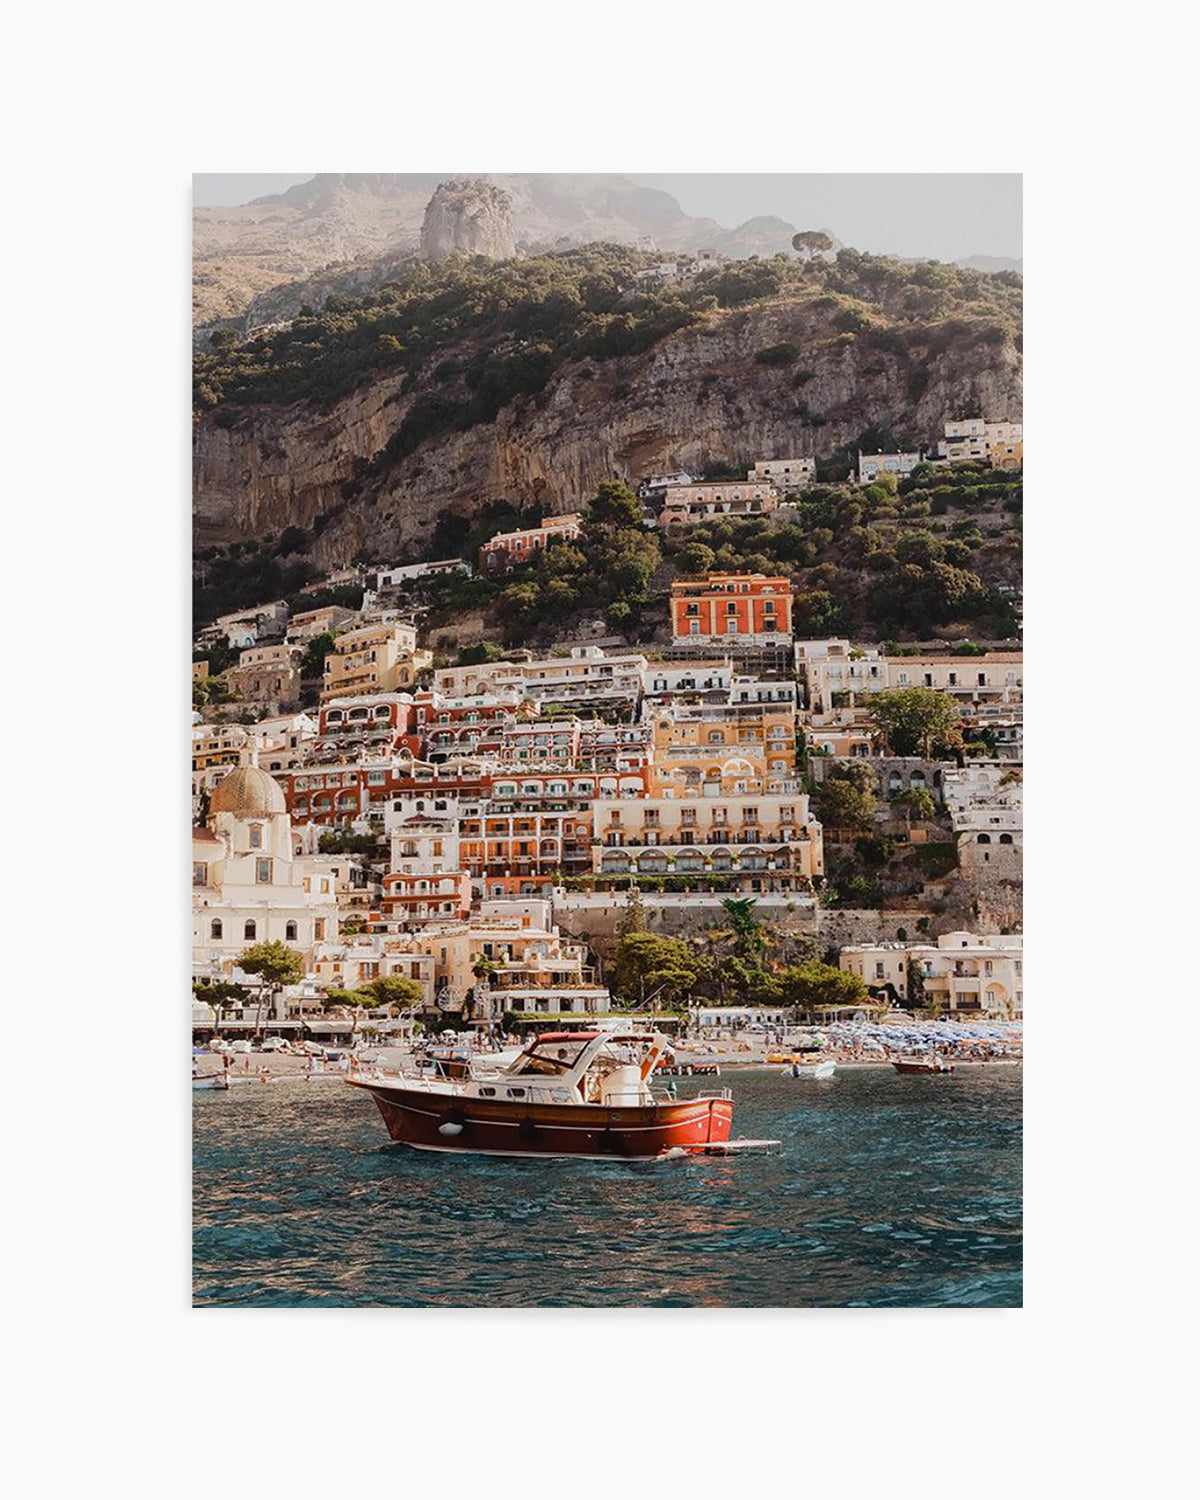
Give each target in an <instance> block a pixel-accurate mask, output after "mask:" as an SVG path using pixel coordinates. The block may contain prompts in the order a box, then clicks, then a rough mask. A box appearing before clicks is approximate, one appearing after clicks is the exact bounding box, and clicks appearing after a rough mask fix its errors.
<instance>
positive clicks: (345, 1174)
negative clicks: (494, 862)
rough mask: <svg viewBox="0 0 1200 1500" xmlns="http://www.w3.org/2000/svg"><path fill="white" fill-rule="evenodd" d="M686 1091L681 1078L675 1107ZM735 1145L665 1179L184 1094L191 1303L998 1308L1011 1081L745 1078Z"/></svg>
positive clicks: (882, 1074) (646, 1169) (281, 1091)
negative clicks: (416, 1146) (389, 1140)
mask: <svg viewBox="0 0 1200 1500" xmlns="http://www.w3.org/2000/svg"><path fill="white" fill-rule="evenodd" d="M706 1082H707V1081H706V1080H700V1079H684V1080H681V1081H680V1083H679V1085H678V1087H679V1093H680V1096H681V1097H687V1096H688V1095H689V1094H692V1093H698V1092H700V1091H701V1090H702V1089H703V1088H704V1087H705V1086H706ZM721 1083H722V1084H728V1085H729V1086H730V1087H731V1088H732V1089H733V1095H734V1105H735V1116H734V1134H735V1136H757V1137H762V1136H767V1137H772V1138H778V1139H780V1140H782V1142H783V1147H782V1149H781V1150H775V1151H773V1152H770V1153H763V1154H759V1153H746V1154H744V1155H742V1156H740V1157H725V1158H721V1157H714V1158H711V1159H701V1160H692V1161H682V1162H664V1163H648V1164H626V1163H618V1162H570V1161H508V1160H501V1159H489V1158H482V1157H475V1158H471V1157H464V1158H455V1157H448V1156H443V1155H432V1154H428V1153H423V1152H417V1151H409V1150H407V1149H405V1148H404V1147H397V1146H387V1145H384V1144H383V1142H384V1141H385V1140H386V1136H385V1133H384V1129H383V1123H382V1121H381V1120H380V1118H379V1115H378V1111H377V1110H376V1108H375V1105H374V1104H373V1103H372V1102H371V1100H370V1099H369V1098H367V1097H366V1096H364V1095H363V1094H360V1093H359V1092H358V1091H357V1090H352V1089H348V1088H344V1087H343V1086H342V1085H340V1084H323V1085H311V1084H305V1083H302V1082H297V1083H280V1084H272V1085H270V1086H269V1087H264V1088H251V1087H247V1088H242V1089H234V1090H232V1091H230V1092H229V1093H199V1094H195V1095H194V1096H193V1100H192V1102H193V1108H194V1140H195V1154H194V1276H195V1300H196V1302H197V1304H198V1305H213V1306H260V1307H261V1306H276V1307H302V1306H303V1307H310V1306H327V1307H352V1306H353V1307H430V1306H445V1307H479V1306H484V1307H516V1306H558V1307H598V1306H605V1307H698V1306H700V1307H719V1306H726V1307H780V1306H793V1307H804V1306H814V1307H829V1306H847V1307H849V1306H853V1307H959V1306H974V1307H1016V1306H1019V1305H1020V1302H1021V1073H1020V1070H1019V1069H1018V1068H1007V1067H1002V1068H995V1069H991V1070H986V1071H985V1070H980V1069H968V1070H966V1071H962V1072H959V1073H956V1074H955V1075H954V1076H953V1077H951V1078H923V1077H901V1076H900V1075H899V1074H897V1073H894V1072H893V1071H891V1070H890V1069H888V1070H887V1071H883V1070H874V1069H872V1070H865V1071H860V1072H853V1071H852V1072H842V1073H839V1074H838V1075H837V1076H836V1077H835V1078H834V1079H832V1080H831V1081H830V1082H828V1083H817V1082H815V1081H814V1080H812V1079H802V1080H801V1079H792V1078H791V1077H790V1076H787V1075H785V1074H781V1073H778V1072H772V1071H768V1070H766V1069H762V1070H757V1069H756V1070H752V1071H747V1072H735V1073H729V1074H726V1075H725V1076H724V1077H722V1079H721Z"/></svg>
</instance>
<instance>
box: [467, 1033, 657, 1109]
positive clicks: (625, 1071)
mask: <svg viewBox="0 0 1200 1500" xmlns="http://www.w3.org/2000/svg"><path fill="white" fill-rule="evenodd" d="M667 1045H668V1043H667V1039H666V1037H665V1036H663V1035H661V1034H660V1033H658V1032H653V1031H646V1032H633V1031H628V1032H624V1031H622V1032H614V1031H550V1032H543V1033H542V1035H541V1036H538V1037H535V1038H534V1039H533V1040H532V1041H531V1042H530V1043H529V1044H528V1045H527V1046H526V1047H525V1049H524V1051H522V1052H521V1053H519V1054H518V1056H517V1057H515V1058H514V1059H513V1060H512V1062H510V1063H508V1064H507V1066H505V1067H502V1068H498V1069H496V1070H495V1071H494V1072H490V1073H489V1072H487V1071H485V1068H484V1067H481V1066H478V1065H477V1067H476V1070H475V1076H474V1078H473V1079H472V1080H471V1083H470V1084H469V1085H468V1092H469V1093H471V1094H475V1095H477V1096H478V1097H480V1098H484V1099H504V1100H513V1101H520V1100H525V1101H527V1102H528V1103H531V1104H599V1105H603V1106H605V1107H606V1108H610V1109H611V1108H614V1107H617V1106H630V1105H643V1104H653V1103H654V1097H653V1094H652V1092H651V1089H650V1083H649V1080H650V1078H651V1076H652V1074H653V1072H654V1069H655V1066H656V1064H657V1063H658V1060H659V1058H660V1057H661V1056H662V1055H663V1052H664V1051H665V1050H666V1048H667Z"/></svg>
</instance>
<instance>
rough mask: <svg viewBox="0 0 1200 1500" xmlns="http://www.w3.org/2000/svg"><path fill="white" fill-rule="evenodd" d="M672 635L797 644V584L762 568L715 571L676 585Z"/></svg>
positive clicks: (733, 645)
mask: <svg viewBox="0 0 1200 1500" xmlns="http://www.w3.org/2000/svg"><path fill="white" fill-rule="evenodd" d="M671 634H672V638H673V639H674V641H675V642H676V644H680V645H688V644H695V645H700V644H706V643H709V642H711V643H714V644H718V645H720V647H721V648H722V650H725V651H729V650H734V651H736V650H738V649H739V648H740V647H741V646H742V645H749V646H760V645H771V646H785V645H786V646H789V647H790V646H791V642H792V585H791V580H790V579H788V578H784V577H778V578H774V577H773V578H768V577H767V576H766V575H765V574H762V573H710V574H709V576H708V577H707V578H705V579H702V580H696V581H692V580H690V579H685V580H681V581H679V582H677V583H673V584H672V585H671Z"/></svg>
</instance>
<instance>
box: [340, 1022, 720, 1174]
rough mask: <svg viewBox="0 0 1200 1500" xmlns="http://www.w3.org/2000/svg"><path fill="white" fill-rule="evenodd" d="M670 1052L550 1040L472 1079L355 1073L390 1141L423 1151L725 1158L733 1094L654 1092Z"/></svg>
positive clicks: (649, 1038)
mask: <svg viewBox="0 0 1200 1500" xmlns="http://www.w3.org/2000/svg"><path fill="white" fill-rule="evenodd" d="M666 1046H667V1039H666V1037H664V1036H662V1035H660V1034H659V1033H657V1032H652V1031H646V1032H639V1031H633V1030H629V1031H551V1032H547V1033H544V1034H543V1035H542V1036H539V1037H535V1038H534V1039H533V1040H532V1041H531V1042H530V1043H529V1044H528V1046H526V1047H525V1048H524V1050H523V1051H522V1052H520V1053H519V1054H518V1055H517V1057H515V1058H513V1059H512V1060H511V1061H509V1062H507V1063H506V1064H504V1065H502V1066H499V1067H494V1066H493V1067H490V1068H489V1067H488V1065H487V1059H486V1058H481V1059H479V1060H478V1061H476V1062H474V1063H473V1064H472V1067H471V1070H470V1074H469V1076H467V1077H459V1078H447V1077H444V1076H435V1077H429V1076H411V1075H409V1074H394V1073H390V1072H388V1071H386V1070H384V1069H380V1068H374V1069H364V1068H361V1067H358V1066H353V1065H352V1067H351V1070H350V1072H349V1074H348V1075H347V1078H346V1082H347V1083H348V1084H350V1085H351V1086H352V1087H353V1088H360V1089H366V1091H367V1092H368V1093H369V1094H370V1095H371V1097H372V1098H373V1099H374V1100H375V1103H376V1104H377V1105H378V1106H379V1113H380V1114H381V1115H382V1116H383V1122H384V1124H385V1125H386V1126H387V1129H388V1134H389V1135H390V1136H391V1138H392V1140H393V1141H398V1142H400V1143H401V1144H403V1145H405V1146H415V1147H416V1148H417V1149H418V1150H420V1151H459V1152H468V1153H475V1154H479V1155H483V1156H578V1157H584V1158H588V1159H591V1160H597V1161H604V1160H610V1159H613V1158H617V1159H622V1160H626V1161H652V1160H655V1159H658V1158H661V1157H664V1156H668V1155H669V1156H679V1155H683V1154H693V1153H704V1152H706V1151H708V1150H711V1149H716V1150H720V1149H722V1147H723V1146H725V1145H726V1143H728V1142H729V1135H730V1131H731V1129H732V1128H733V1101H732V1098H731V1096H730V1092H729V1090H728V1089H722V1090H721V1091H720V1092H717V1093H711V1094H701V1095H699V1096H698V1097H697V1098H694V1099H674V1098H672V1097H671V1095H670V1094H669V1093H667V1092H662V1091H655V1090H654V1089H652V1088H651V1086H650V1079H651V1076H652V1075H653V1072H654V1067H655V1064H656V1063H657V1062H658V1059H659V1058H660V1057H661V1056H662V1053H663V1050H664V1048H665V1047H666Z"/></svg>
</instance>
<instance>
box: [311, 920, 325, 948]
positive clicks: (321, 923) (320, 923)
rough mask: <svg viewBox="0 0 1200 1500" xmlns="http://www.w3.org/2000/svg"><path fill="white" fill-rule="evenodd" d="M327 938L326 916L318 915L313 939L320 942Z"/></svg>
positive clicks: (314, 924) (314, 925)
mask: <svg viewBox="0 0 1200 1500" xmlns="http://www.w3.org/2000/svg"><path fill="white" fill-rule="evenodd" d="M324 940H325V918H324V917H318V918H317V920H316V921H315V922H314V923H313V941H314V942H317V943H320V942H324Z"/></svg>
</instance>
